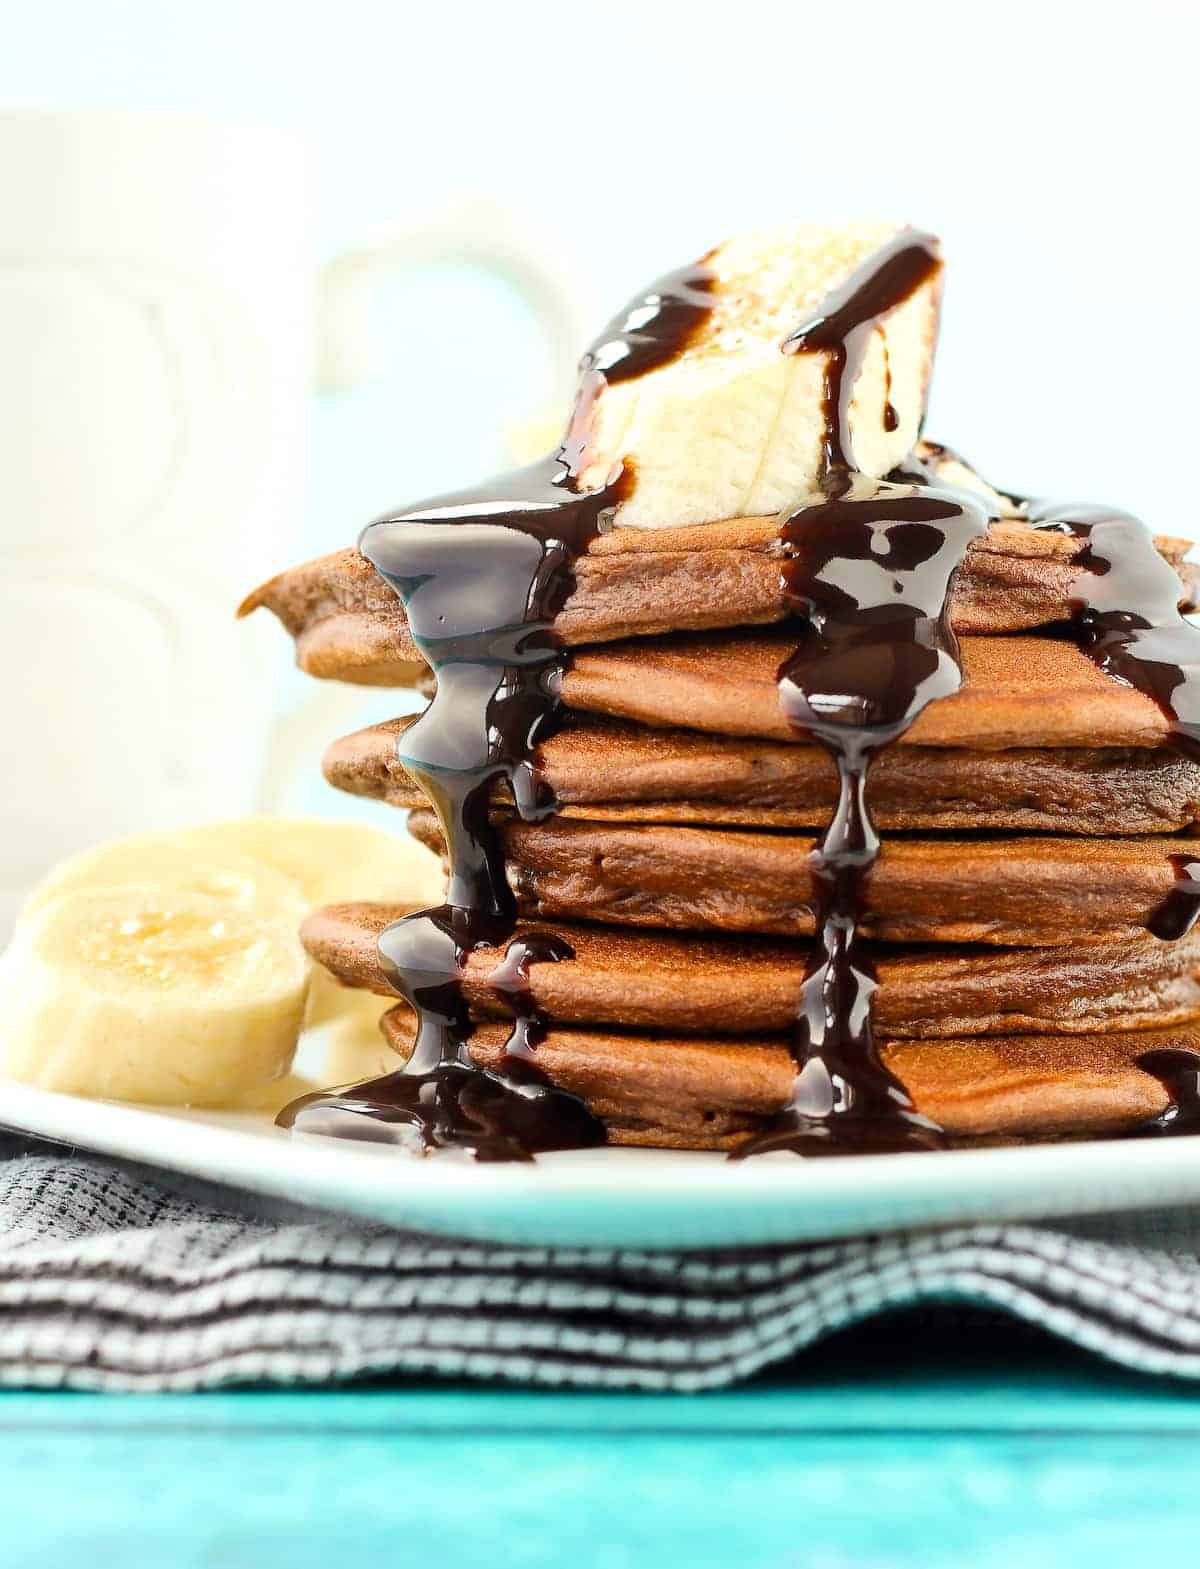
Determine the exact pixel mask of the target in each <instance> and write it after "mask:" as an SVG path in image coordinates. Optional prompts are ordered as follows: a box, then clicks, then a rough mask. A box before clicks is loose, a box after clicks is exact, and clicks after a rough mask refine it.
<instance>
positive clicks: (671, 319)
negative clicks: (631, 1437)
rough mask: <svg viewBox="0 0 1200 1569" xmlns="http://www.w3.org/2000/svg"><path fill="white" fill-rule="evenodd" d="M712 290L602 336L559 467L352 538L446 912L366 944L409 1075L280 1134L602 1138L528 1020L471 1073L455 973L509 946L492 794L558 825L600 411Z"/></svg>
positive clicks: (520, 1144) (652, 298) (430, 1139)
mask: <svg viewBox="0 0 1200 1569" xmlns="http://www.w3.org/2000/svg"><path fill="white" fill-rule="evenodd" d="M712 282H713V280H712V277H711V274H710V273H709V272H708V271H707V269H706V268H705V267H704V265H703V263H699V264H697V265H696V266H693V267H688V268H685V269H683V270H681V271H680V272H676V273H672V274H670V275H669V276H668V277H666V278H663V279H660V280H659V282H658V283H656V284H654V285H652V287H651V288H650V289H648V290H647V291H646V292H645V293H644V294H643V295H640V296H639V297H638V298H637V299H636V300H634V301H633V302H632V303H631V305H630V306H629V307H628V309H627V310H626V311H625V312H623V313H622V315H621V316H619V317H617V318H616V319H615V320H614V321H613V322H612V323H611V324H610V325H609V326H608V327H607V328H606V329H605V331H604V332H603V333H602V334H601V336H600V338H599V339H598V340H597V342H596V343H595V344H594V345H593V346H592V348H591V349H589V350H588V352H587V354H586V355H585V356H584V359H583V362H582V364H581V367H580V371H581V378H580V390H579V395H578V399H577V403H576V407H575V410H574V412H573V415H572V418H571V422H570V425H569V427H568V430H567V434H566V437H565V438H564V441H563V444H562V445H561V446H560V447H559V448H558V450H557V451H555V452H553V453H551V454H550V455H549V456H548V457H546V458H543V459H542V460H541V461H540V462H538V463H534V464H532V465H530V466H529V467H528V468H524V469H520V470H518V471H517V472H515V473H512V474H506V475H501V476H500V477H499V478H497V479H494V480H489V481H485V482H484V483H483V484H482V485H479V486H476V487H474V488H473V489H471V490H467V491H462V492H459V493H457V494H455V495H450V496H443V497H439V498H437V499H436V500H434V501H431V502H427V503H424V504H422V505H418V506H416V507H411V508H406V509H404V510H403V511H401V512H399V513H397V514H395V515H394V516H391V517H386V518H381V519H380V520H379V521H378V522H376V523H373V524H371V525H370V526H369V527H368V528H367V529H366V531H365V532H364V534H363V536H362V539H361V540H360V542H359V548H360V550H361V551H362V553H363V555H364V556H365V557H366V558H367V560H368V561H370V562H371V563H372V565H373V566H374V567H375V568H376V570H377V571H378V572H379V573H380V575H381V576H382V577H383V578H384V579H385V581H386V582H387V583H389V584H390V585H391V587H392V588H393V589H394V590H395V591H396V593H397V594H398V595H399V596H400V598H401V599H402V600H403V602H404V607H405V612H406V615H407V619H408V625H409V629H410V631H411V633H412V635H413V638H414V640H415V641H416V643H417V646H418V648H419V649H420V650H421V653H422V654H423V655H424V657H425V659H426V660H427V661H428V663H429V665H430V667H431V668H432V670H433V671H434V672H435V674H436V676H437V689H436V692H435V695H434V697H433V700H432V702H431V703H430V705H429V707H428V708H427V709H426V710H425V712H424V713H423V714H422V715H421V717H420V719H419V720H418V721H417V723H416V724H414V725H412V726H411V727H410V728H409V729H408V730H407V731H406V732H405V734H404V735H403V737H402V738H401V740H400V742H399V749H398V755H399V757H400V761H401V762H402V763H403V764H404V767H405V768H406V770H407V771H408V773H410V774H411V775H412V776H413V777H414V778H415V779H416V781H417V783H418V784H419V785H420V786H421V788H422V790H423V791H424V793H425V794H426V795H427V796H428V797H429V800H430V802H431V803H432V805H433V807H434V809H435V810H436V812H437V815H438V819H439V822H440V824H441V828H442V834H443V836H444V839H445V843H446V850H447V859H448V862H449V872H450V880H449V886H448V888H447V892H446V902H445V904H443V905H442V906H440V907H439V908H438V909H435V910H427V911H424V912H422V913H420V914H416V915H410V916H407V917H405V918H404V919H403V920H401V921H398V922H396V923H395V924H394V925H393V926H390V927H389V928H388V929H387V930H386V931H385V932H384V933H383V935H382V937H381V938H380V940H379V955H380V959H381V962H382V964H383V968H384V973H385V974H386V975H387V977H388V979H389V981H390V982H391V984H392V985H393V986H394V987H395V989H396V991H397V992H399V993H400V995H401V996H402V997H405V998H406V999H407V1000H408V1002H409V1003H410V1004H411V1006H412V1008H413V1009H414V1011H415V1013H416V1016H417V1033H416V1041H415V1044H414V1047H413V1052H412V1055H411V1057H410V1058H409V1061H408V1063H407V1064H406V1065H405V1067H404V1069H403V1070H402V1071H401V1072H398V1073H393V1074H389V1075H388V1076H387V1077H385V1078H383V1079H378V1080H374V1081H373V1082H372V1083H370V1084H367V1085H361V1086H359V1087H357V1088H356V1089H353V1090H351V1091H348V1092H346V1093H343V1094H339V1093H335V1092H330V1093H328V1094H318V1095H311V1096H306V1097H304V1098H303V1099H302V1100H300V1101H297V1102H295V1103H294V1104H293V1105H292V1106H289V1107H287V1108H286V1109H285V1110H284V1112H282V1113H281V1116H280V1120H281V1121H282V1122H283V1123H284V1124H285V1125H287V1126H290V1127H294V1128H296V1129H298V1130H300V1131H303V1132H315V1133H325V1134H342V1135H344V1136H346V1137H351V1138H359V1139H363V1138H366V1139H374V1140H381V1141H385V1142H391V1141H396V1142H402V1143H409V1142H414V1141H415V1142H418V1143H420V1144H421V1145H422V1146H423V1147H424V1148H426V1149H430V1148H435V1147H442V1146H465V1147H468V1148H471V1149H473V1150H474V1152H475V1154H476V1156H477V1158H479V1159H481V1160H527V1159H529V1158H530V1157H531V1156H532V1154H533V1153H534V1152H535V1151H538V1150H550V1149H574V1148H581V1147H584V1146H587V1145H592V1144H600V1143H603V1142H604V1137H605V1135H604V1128H603V1125H602V1124H601V1123H600V1122H598V1121H597V1120H596V1118H594V1117H593V1116H592V1115H591V1113H590V1112H589V1111H588V1110H587V1108H586V1107H585V1106H584V1104H583V1102H582V1101H580V1100H578V1099H577V1098H576V1097H575V1096H573V1095H569V1094H567V1093H566V1092H565V1091H562V1090H558V1089H556V1088H555V1087H554V1086H553V1085H551V1084H550V1083H549V1082H548V1080H547V1079H546V1077H545V1076H544V1075H543V1074H542V1073H541V1072H540V1070H539V1069H538V1067H537V1064H536V1060H535V1059H536V1041H537V1033H538V1021H537V1020H536V1019H534V1018H529V1019H524V1020H523V1018H522V1014H521V1011H520V1009H519V1008H518V1009H517V1021H516V1024H515V1026H514V1031H513V1036H512V1040H511V1042H510V1050H509V1052H508V1054H507V1056H506V1058H505V1062H504V1065H503V1067H502V1069H500V1070H498V1071H492V1070H487V1069H483V1068H480V1067H478V1066H477V1065H476V1064H475V1063H474V1061H473V1060H472V1058H471V1054H470V1048H469V1041H470V1036H471V1030H472V1026H471V1020H470V1016H469V1012H468V1009H467V1005H466V1000H465V998H464V996H463V989H462V971H463V965H464V963H465V962H466V959H467V957H468V956H469V955H470V954H471V953H472V952H474V951H476V950H478V949H480V948H501V947H502V946H503V945H504V943H505V942H506V941H507V939H508V938H509V937H510V936H511V934H512V931H513V926H514V923H515V918H516V904H515V900H514V897H513V894H512V891H511V889H510V888H509V885H508V879H507V875H506V869H505V865H504V857H503V852H502V849H501V846H500V841H499V836H498V835H497V833H496V831H495V829H494V828H493V825H492V823H491V822H490V820H489V815H488V801H489V796H490V794H491V789H492V785H493V784H494V782H495V781H496V780H497V779H506V780H507V781H508V782H509V785H510V787H511V790H512V794H513V800H514V802H515V804H516V807H517V810H518V812H519V813H520V814H521V816H522V817H523V818H525V819H526V820H527V821H528V820H537V819H538V818H539V817H542V816H544V815H546V814H547V813H548V812H550V811H552V810H553V806H554V802H553V800H552V799H551V798H550V796H549V794H548V792H547V791H546V789H545V788H544V785H543V782H542V781H541V780H540V778H539V777H538V773H537V769H536V766H535V762H534V754H535V750H536V747H537V745H538V742H539V741H541V740H542V739H544V737H545V736H546V735H547V734H548V733H549V732H550V730H551V728H552V727H553V725H554V724H555V723H556V722H557V720H558V717H559V711H560V707H561V705H560V702H559V698H558V695H557V694H558V686H559V681H560V678H561V676H562V671H563V667H564V655H563V652H562V650H561V648H560V646H559V643H558V640H557V639H556V637H555V635H554V630H553V623H554V618H555V616H556V615H557V614H558V611H559V610H560V609H561V608H562V605H563V602H564V601H565V599H566V597H567V595H568V594H569V593H570V590H571V585H572V581H573V579H572V564H573V562H574V560H575V558H576V557H577V556H578V555H579V554H580V553H581V552H582V551H584V550H586V549H587V547H588V544H589V542H590V541H591V539H592V538H593V537H594V536H595V535H596V533H597V532H599V530H600V529H601V528H602V527H603V526H604V524H605V522H606V521H607V520H609V519H611V517H612V514H613V513H614V512H615V510H616V508H617V507H618V505H619V504H620V502H621V501H622V500H623V499H624V497H625V496H626V495H628V493H629V490H630V487H631V484H632V478H633V476H632V472H631V470H630V469H629V468H628V466H627V467H626V468H625V470H624V471H623V472H620V473H617V474H615V475H613V476H611V477H610V480H609V483H608V484H606V485H605V486H603V487H602V488H600V489H598V490H591V491H583V490H579V489H577V486H576V476H577V474H578V471H579V465H580V462H581V458H582V455H583V452H584V449H585V447H586V443H587V439H588V424H589V419H590V415H591V410H592V407H593V405H594V402H595V399H596V395H597V393H598V391H599V390H600V389H601V388H602V387H603V386H604V385H605V383H614V382H618V381H626V380H629V379H631V378H632V377H635V376H641V375H644V374H645V373H646V372H648V371H651V370H654V369H656V368H657V367H658V366H660V365H663V364H666V363H667V362H668V361H670V360H671V359H673V358H674V357H675V356H676V355H678V354H680V353H682V352H683V350H684V349H685V348H686V347H687V345H688V343H689V342H690V341H691V339H692V337H693V336H694V335H695V334H696V333H697V332H698V331H699V330H700V328H701V327H702V326H703V325H704V323H705V321H706V320H707V318H708V314H709V310H710V308H711V300H710V297H709V296H710V291H711V287H712ZM543 950H544V940H543ZM510 952H511V950H510ZM561 956H562V955H561V953H558V952H555V953H554V954H550V953H549V951H536V952H535V951H533V950H530V951H529V952H527V953H525V954H524V957H523V959H522V958H521V957H520V956H518V957H517V958H516V959H514V971H513V981H514V988H513V989H512V991H511V995H510V1000H515V1001H518V1002H519V1000H520V999H519V993H520V990H521V988H520V987H519V986H518V985H516V984H515V983H517V982H519V981H520V979H521V970H520V966H521V963H522V962H523V963H524V964H525V966H526V967H527V966H528V964H529V963H530V962H532V961H533V960H534V959H535V958H536V959H539V960H540V959H545V958H549V957H556V958H557V957H561ZM501 971H502V973H503V966H501Z"/></svg>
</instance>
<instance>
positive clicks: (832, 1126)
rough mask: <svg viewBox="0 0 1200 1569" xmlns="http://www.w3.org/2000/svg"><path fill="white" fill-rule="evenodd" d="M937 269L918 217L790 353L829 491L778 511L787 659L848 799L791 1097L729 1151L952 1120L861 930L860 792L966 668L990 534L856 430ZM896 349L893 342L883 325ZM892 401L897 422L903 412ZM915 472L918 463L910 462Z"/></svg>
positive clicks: (838, 814) (864, 845)
mask: <svg viewBox="0 0 1200 1569" xmlns="http://www.w3.org/2000/svg"><path fill="white" fill-rule="evenodd" d="M940 266H941V262H940V259H939V257H938V251H937V245H936V242H935V241H933V240H932V239H931V238H929V236H927V235H922V234H917V233H914V232H912V231H906V232H905V233H903V234H900V235H898V236H897V237H896V239H895V240H893V241H892V243H891V244H890V245H888V246H885V247H884V249H883V250H881V251H879V252H877V253H876V255H875V256H873V257H871V258H870V259H869V261H868V262H867V263H865V264H864V266H862V267H860V268H859V269H858V270H857V271H855V272H854V273H853V274H852V275H851V276H850V278H849V279H848V280H847V281H846V283H845V284H844V285H843V286H842V287H841V288H840V289H838V290H837V291H835V293H834V294H833V295H831V296H830V297H829V299H828V300H827V301H826V302H825V305H824V306H823V307H822V310H821V312H820V314H819V315H818V316H816V317H815V318H814V319H813V320H812V321H810V322H808V323H806V324H805V325H803V326H802V327H799V328H798V329H797V330H796V331H795V332H794V333H792V334H791V336H790V337H789V338H788V339H787V340H786V342H785V343H784V345H783V349H784V352H785V353H789V354H799V353H818V352H820V353H824V354H826V355H827V359H826V371H825V395H824V416H825V434H824V441H823V472H822V475H821V490H822V491H823V493H824V495H825V497H826V500H825V501H824V502H822V503H818V504H817V505H815V506H809V507H801V508H799V509H797V510H796V511H794V512H791V513H790V514H788V515H787V516H786V517H784V519H783V520H782V522H781V524H780V542H781V544H782V547H783V553H784V563H783V568H782V573H783V588H784V592H785V594H786V596H787V599H788V602H789V604H790V605H791V606H792V608H793V610H794V612H795V615H796V617H797V619H798V643H797V647H796V651H795V652H794V653H793V654H792V655H791V656H790V657H789V658H788V659H786V660H785V661H784V663H783V664H782V665H781V666H780V669H779V701H780V703H781V705H782V707H783V710H784V713H785V714H786V715H787V718H788V722H789V724H790V725H791V726H792V728H793V729H794V730H795V731H796V732H797V733H798V734H800V735H802V736H804V737H805V738H806V739H812V740H814V741H816V742H817V743H818V744H819V745H821V746H822V747H824V748H825V750H826V751H827V752H828V753H829V755H830V756H831V758H832V759H833V762H834V764H835V765H836V767H837V771H838V804H837V807H836V809H835V812H834V815H833V819H832V821H831V823H830V825H829V827H828V829H827V830H826V831H825V833H824V835H823V836H822V838H821V841H820V843H819V844H818V845H817V848H816V850H815V851H814V852H813V855H812V858H811V862H810V865H811V871H812V881H813V890H814V894H815V901H816V908H815V911H814V917H815V923H816V931H817V936H816V942H815V944H814V946H813V950H812V954H811V957H810V959H809V963H808V968H807V971H806V974H805V978H804V983H803V986H802V987H801V993H800V1006H799V1010H798V1014H797V1020H796V1027H795V1032H794V1036H793V1041H792V1054H793V1057H794V1058H795V1062H796V1078H795V1081H794V1084H793V1088H792V1096H791V1100H790V1101H789V1103H788V1105H787V1106H785V1107H784V1108H783V1109H782V1110H781V1111H780V1112H779V1113H778V1114H777V1116H776V1117H775V1118H774V1120H773V1122H772V1123H771V1125H770V1126H768V1128H767V1129H766V1130H765V1131H764V1132H763V1133H761V1134H759V1135H757V1136H755V1137H754V1138H752V1139H750V1140H749V1141H748V1142H747V1143H746V1144H744V1145H743V1146H742V1147H741V1148H740V1149H739V1150H737V1151H736V1152H735V1154H736V1155H737V1156H739V1157H741V1156H746V1155H759V1154H768V1153H771V1152H773V1151H777V1150H790V1151H793V1152H795V1153H797V1154H801V1155H821V1154H841V1153H847V1152H854V1151H864V1150H887V1149H930V1148H936V1147H937V1146H938V1144H939V1143H940V1142H941V1135H940V1130H939V1129H938V1128H937V1127H936V1125H935V1124H933V1123H932V1122H930V1121H929V1119H928V1118H925V1117H922V1116H920V1115H919V1114H918V1113H917V1111H916V1110H915V1108H914V1106H913V1103H912V1100H911V1098H910V1097H909V1095H908V1093H907V1091H906V1090H905V1089H904V1086H903V1085H902V1084H901V1083H900V1082H899V1080H898V1079H896V1077H895V1076H894V1075H893V1074H892V1073H890V1072H889V1071H888V1069H887V1068H886V1067H885V1066H884V1063H883V1061H882V1058H881V1057H880V1054H879V1050H878V1048H877V1046H876V1043H875V1040H874V1036H873V1031H872V1017H871V1015H872V1007H873V998H874V994H875V990H876V985H877V981H876V975H875V966H874V962H873V960H872V958H871V953H870V949H869V946H868V944H867V943H866V941H865V940H864V938H863V936H862V934H861V932H860V930H859V926H860V922H861V919H862V916H863V914H864V912H865V910H866V907H867V899H868V894H869V886H870V876H871V871H872V869H873V867H874V865H875V862H876V860H877V859H878V855H879V835H878V833H877V832H876V829H875V825H874V823H873V822H872V821H871V815H870V812H869V810H868V808H867V805H866V799H865V791H866V782H867V775H868V771H869V769H870V766H871V763H872V762H873V760H874V759H875V758H876V757H878V755H879V753H880V752H881V751H882V750H883V749H884V748H885V747H887V746H890V745H891V743H892V742H893V741H895V740H896V739H897V738H898V737H899V736H901V735H903V734H904V732H905V731H906V730H907V729H908V728H909V726H910V725H911V724H912V723H913V721H914V720H915V719H916V717H917V715H918V714H919V713H920V712H921V710H922V709H923V708H925V706H926V705H927V704H928V703H931V702H932V701H933V700H934V699H935V698H937V697H945V696H947V695H949V694H950V693H952V692H956V691H957V690H958V688H959V686H960V685H961V682H962V670H961V666H960V664H959V658H958V642H957V639H956V638H955V636H954V632H953V630H952V628H951V626H950V615H949V605H950V594H951V590H952V588H953V585H954V578H955V574H956V573H957V571H958V569H959V567H960V566H961V564H962V561H963V558H964V556H965V555H966V552H967V547H968V546H969V545H970V543H971V541H972V540H973V539H977V538H979V537H980V536H981V535H982V534H984V533H986V531H987V524H988V514H987V511H986V509H985V508H984V507H983V505H982V504H980V503H978V502H976V501H975V500H974V499H973V498H971V497H969V496H966V495H963V494H961V493H960V492H957V491H951V490H948V489H939V488H938V487H936V486H935V485H927V484H924V483H922V481H923V480H924V479H925V477H926V476H925V473H924V471H923V470H922V471H919V472H918V473H916V474H915V475H914V476H913V480H914V481H915V482H913V483H908V484H904V483H893V482H890V481H888V480H879V481H873V482H865V481H864V480H863V477H862V476H861V475H859V474H858V473H857V472H856V469H855V464H854V453H853V450H852V446H851V441H850V423H849V415H850V404H851V400H852V398H853V396H854V388H855V383H856V381H857V379H858V375H859V372H860V371H861V369H862V364H863V361H864V358H865V356H866V352H867V347H868V345H869V343H870V340H871V335H872V333H873V332H874V331H875V330H876V329H877V328H878V327H879V324H880V321H881V319H882V318H883V317H884V316H885V315H886V314H887V313H888V312H889V311H892V310H894V309H895V308H896V307H897V306H899V305H902V304H903V303H904V302H905V301H906V300H907V299H908V298H910V296H911V295H912V294H913V293H914V292H915V291H916V290H917V289H918V288H920V287H921V285H922V284H924V283H927V282H928V281H929V280H930V279H931V278H932V277H933V276H934V275H935V274H936V273H937V271H938V269H939V268H940ZM885 347H886V339H885ZM894 418H895V415H894V410H892V406H891V401H890V397H888V396H887V388H886V384H885V400H884V412H883V420H884V424H885V427H887V426H888V424H889V420H890V419H894ZM906 477H907V476H906Z"/></svg>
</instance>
